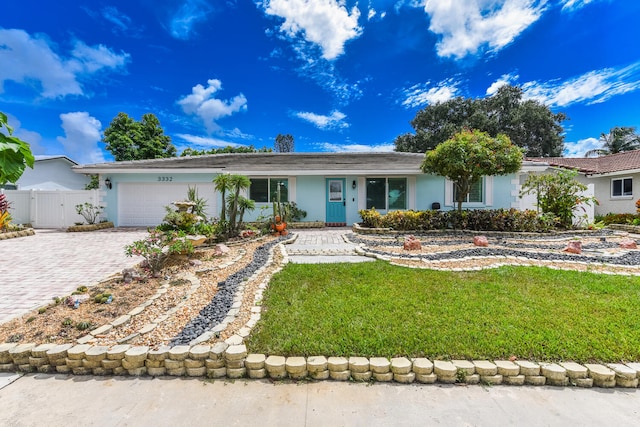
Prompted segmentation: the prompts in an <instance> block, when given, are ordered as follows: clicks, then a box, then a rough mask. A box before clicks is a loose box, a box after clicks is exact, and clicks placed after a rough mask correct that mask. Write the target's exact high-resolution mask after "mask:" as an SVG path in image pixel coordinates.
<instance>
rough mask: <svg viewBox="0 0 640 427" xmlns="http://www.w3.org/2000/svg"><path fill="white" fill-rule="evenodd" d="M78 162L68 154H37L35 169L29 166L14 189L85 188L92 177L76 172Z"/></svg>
mask: <svg viewBox="0 0 640 427" xmlns="http://www.w3.org/2000/svg"><path fill="white" fill-rule="evenodd" d="M77 164H78V163H76V162H74V161H73V160H71V159H70V158H68V157H67V156H35V162H34V164H33V169H31V168H29V167H27V168H25V170H24V173H23V174H22V176H21V177H20V179H19V180H18V182H16V184H15V187H12V188H10V187H9V186H7V187H6V188H7V189H13V190H16V189H17V190H84V189H85V186H86V185H87V184H88V183H89V181H90V178H89V177H88V176H86V175H81V174H77V173H74V172H73V171H72V170H71V168H72V167H73V166H76V165H77Z"/></svg>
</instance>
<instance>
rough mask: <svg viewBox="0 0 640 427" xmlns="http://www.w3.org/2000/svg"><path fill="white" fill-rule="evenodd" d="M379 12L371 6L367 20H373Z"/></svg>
mask: <svg viewBox="0 0 640 427" xmlns="http://www.w3.org/2000/svg"><path fill="white" fill-rule="evenodd" d="M376 14H377V12H376V10H375V9H374V8H369V13H367V21H371V19H373V18H374V17H375V16H376Z"/></svg>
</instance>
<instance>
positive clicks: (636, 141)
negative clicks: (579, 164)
mask: <svg viewBox="0 0 640 427" xmlns="http://www.w3.org/2000/svg"><path fill="white" fill-rule="evenodd" d="M600 143H601V144H602V146H601V147H600V148H596V149H593V150H589V151H587V152H586V153H585V154H584V156H585V157H591V156H606V155H609V154H617V153H623V152H625V151H633V150H637V149H640V135H638V134H636V128H634V127H623V126H616V127H614V128H611V130H609V133H604V132H603V133H601V134H600Z"/></svg>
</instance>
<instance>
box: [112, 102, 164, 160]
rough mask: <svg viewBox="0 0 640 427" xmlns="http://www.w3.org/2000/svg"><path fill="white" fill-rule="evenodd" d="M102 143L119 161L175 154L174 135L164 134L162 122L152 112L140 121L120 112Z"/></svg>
mask: <svg viewBox="0 0 640 427" xmlns="http://www.w3.org/2000/svg"><path fill="white" fill-rule="evenodd" d="M102 142H104V143H105V144H106V145H107V146H106V148H107V150H108V151H109V152H111V154H113V157H114V158H115V159H116V161H117V162H120V161H124V160H143V159H157V158H164V157H175V156H176V147H174V145H173V144H172V143H171V137H169V136H168V135H165V134H164V130H163V129H162V126H161V125H160V121H159V120H158V118H157V117H156V116H155V115H154V114H151V113H147V114H145V115H143V116H142V120H141V121H139V122H138V121H136V120H134V119H133V118H131V117H129V115H127V114H126V113H122V112H121V113H118V115H117V116H116V117H114V119H113V120H112V121H111V123H110V124H109V127H108V128H107V129H105V131H104V136H103V138H102Z"/></svg>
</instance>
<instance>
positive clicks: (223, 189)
mask: <svg viewBox="0 0 640 427" xmlns="http://www.w3.org/2000/svg"><path fill="white" fill-rule="evenodd" d="M230 177H231V175H229V174H228V173H223V174H220V175H218V176H216V177H215V178H213V188H214V189H215V190H216V191H217V192H219V193H220V195H221V196H222V208H221V209H220V222H225V221H226V220H227V206H226V194H227V191H228V190H231V180H230Z"/></svg>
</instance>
